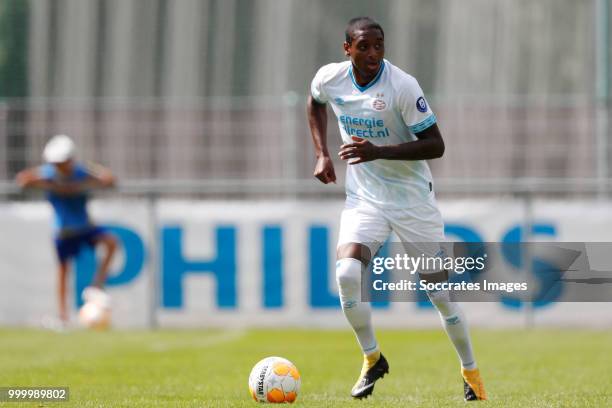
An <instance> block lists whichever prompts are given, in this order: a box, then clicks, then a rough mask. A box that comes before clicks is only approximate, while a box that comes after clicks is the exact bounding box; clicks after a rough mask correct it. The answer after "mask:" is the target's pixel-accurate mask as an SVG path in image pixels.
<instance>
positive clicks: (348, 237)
mask: <svg viewBox="0 0 612 408" xmlns="http://www.w3.org/2000/svg"><path fill="white" fill-rule="evenodd" d="M391 232H394V233H395V235H396V236H397V237H394V236H392V235H391ZM389 237H391V240H392V241H397V238H399V241H400V242H402V243H403V244H404V245H403V246H404V248H405V250H406V252H408V253H409V254H410V255H411V256H419V255H421V254H424V255H425V256H436V255H438V253H439V252H440V245H439V243H440V242H442V241H444V222H443V221H442V215H441V214H440V210H438V206H437V205H436V202H435V201H434V200H432V201H426V202H424V203H423V204H422V205H419V206H418V207H414V208H410V209H402V210H386V209H381V208H377V207H374V206H373V205H371V204H368V203H366V202H355V201H354V200H347V201H346V205H345V207H344V210H343V211H342V217H341V219H340V236H339V238H338V247H340V246H341V245H344V244H348V243H352V242H354V243H358V244H363V245H366V246H367V247H368V248H369V249H370V254H371V256H374V254H375V253H376V252H377V251H378V249H379V248H380V246H381V245H383V244H384V243H385V241H387V239H389Z"/></svg>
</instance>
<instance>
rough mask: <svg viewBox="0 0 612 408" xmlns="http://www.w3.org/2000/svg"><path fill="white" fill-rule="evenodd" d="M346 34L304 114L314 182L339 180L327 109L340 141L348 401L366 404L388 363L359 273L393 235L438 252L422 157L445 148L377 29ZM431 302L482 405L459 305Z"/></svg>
mask: <svg viewBox="0 0 612 408" xmlns="http://www.w3.org/2000/svg"><path fill="white" fill-rule="evenodd" d="M345 37H346V39H345V42H344V52H345V54H346V56H347V57H349V60H348V61H345V62H340V63H334V64H328V65H325V66H323V67H322V68H320V69H319V71H318V72H317V73H316V75H315V77H314V79H313V81H312V84H311V95H310V96H309V98H308V102H307V114H308V122H309V125H310V131H311V134H312V139H313V142H314V146H315V152H316V156H317V163H316V167H315V170H314V175H315V177H316V178H318V179H319V180H320V181H321V182H323V183H325V184H327V183H334V182H335V181H336V175H335V172H334V166H333V163H332V158H331V155H330V152H329V150H328V148H327V134H326V127H327V111H326V105H327V104H328V103H329V104H330V105H331V107H332V109H333V111H334V113H335V115H336V116H337V118H338V125H339V127H340V134H341V136H342V140H343V142H344V144H343V145H342V146H341V147H340V152H339V153H338V155H339V156H340V158H341V159H342V160H345V161H346V162H347V164H348V166H347V173H346V195H347V197H346V203H345V208H344V210H343V212H342V217H341V221H340V234H339V239H338V246H337V262H336V280H337V283H338V288H339V294H340V301H341V305H342V310H343V312H344V315H345V316H346V318H347V320H348V322H349V323H350V325H351V326H352V328H353V330H354V331H355V334H356V337H357V341H358V343H359V345H360V347H361V349H362V351H363V354H364V362H363V368H362V370H361V374H360V375H359V378H358V380H357V382H356V384H355V385H354V387H353V388H352V390H351V395H352V396H353V397H354V398H363V397H367V396H368V395H370V394H371V393H372V392H373V390H374V384H375V382H376V381H377V380H378V379H380V378H382V377H383V376H384V375H385V374H386V373H388V372H389V364H388V363H387V360H386V359H385V357H384V356H383V355H382V354H381V353H380V350H379V344H378V342H377V341H376V337H375V334H374V330H373V327H372V322H371V308H370V304H369V303H367V302H362V301H361V298H360V294H361V273H362V270H365V268H366V267H367V265H368V263H369V262H370V260H371V257H372V256H373V255H374V254H375V253H376V251H377V250H378V249H379V248H380V246H381V245H382V243H384V242H385V240H386V239H387V238H388V236H389V234H390V232H391V231H394V232H395V233H396V234H397V235H398V236H399V238H400V239H401V241H402V243H404V246H405V247H406V248H407V249H408V248H411V249H412V250H414V252H415V253H419V254H420V253H424V254H425V255H429V256H435V255H437V251H438V250H439V244H438V245H434V243H439V242H441V241H443V240H444V225H443V222H442V217H441V215H440V212H439V210H438V207H437V204H436V201H435V197H434V192H433V181H432V176H431V172H430V170H429V167H428V165H427V163H426V161H425V160H429V159H435V158H439V157H441V156H442V155H443V153H444V142H443V140H442V136H441V135H440V131H439V129H438V126H437V124H436V116H435V115H434V114H433V112H432V111H431V108H430V107H429V105H428V104H427V101H426V100H425V97H424V95H423V91H422V90H421V88H420V86H419V84H418V82H417V81H416V79H415V78H413V77H412V76H410V75H408V74H407V73H405V72H404V71H402V70H401V69H399V68H397V67H396V66H394V65H392V64H391V63H390V62H389V61H387V60H385V59H384V55H385V35H384V31H383V29H382V27H381V26H380V25H379V24H378V23H376V22H375V21H374V20H373V19H371V18H369V17H357V18H354V19H352V20H350V21H349V23H348V25H347V27H346V32H345ZM436 247H437V248H436ZM420 278H421V279H424V280H426V281H428V282H443V281H446V280H447V279H448V272H447V271H435V272H432V273H425V271H420ZM428 296H429V299H430V300H431V302H432V303H433V305H434V306H435V307H436V309H437V310H438V312H439V314H440V317H441V319H442V323H443V326H444V328H445V330H446V332H447V334H448V336H449V338H450V340H451V342H452V344H453V346H454V347H455V349H456V351H457V354H458V355H459V359H460V361H461V373H462V376H463V380H464V397H465V399H466V400H485V399H487V396H486V393H485V389H484V385H483V382H482V380H481V378H480V374H479V370H478V368H477V367H476V360H475V359H474V354H473V351H472V345H471V341H470V336H469V332H468V327H467V322H466V320H465V318H464V316H463V313H462V311H461V309H460V308H459V305H457V304H455V303H453V302H451V301H450V297H449V293H448V292H447V291H438V292H429V293H428Z"/></svg>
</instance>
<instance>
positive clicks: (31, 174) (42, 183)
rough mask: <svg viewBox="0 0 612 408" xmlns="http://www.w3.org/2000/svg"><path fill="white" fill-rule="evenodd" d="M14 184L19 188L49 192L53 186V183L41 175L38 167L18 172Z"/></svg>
mask: <svg viewBox="0 0 612 408" xmlns="http://www.w3.org/2000/svg"><path fill="white" fill-rule="evenodd" d="M15 182H16V183H17V185H18V186H19V187H21V188H40V189H44V190H51V189H53V188H54V186H55V183H53V182H52V181H51V180H49V179H47V178H45V177H44V176H43V175H42V173H41V170H40V167H32V168H29V169H25V170H22V171H20V172H19V173H17V176H16V177H15Z"/></svg>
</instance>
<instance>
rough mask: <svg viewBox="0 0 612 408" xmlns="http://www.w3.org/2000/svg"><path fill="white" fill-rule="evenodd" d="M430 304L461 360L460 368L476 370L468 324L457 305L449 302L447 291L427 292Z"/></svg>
mask: <svg viewBox="0 0 612 408" xmlns="http://www.w3.org/2000/svg"><path fill="white" fill-rule="evenodd" d="M427 295H428V296H429V299H430V300H431V303H433V305H434V306H435V307H436V309H438V312H439V313H440V318H441V319H442V325H443V326H444V330H446V333H447V334H448V337H449V338H450V340H451V342H452V343H453V346H455V350H456V351H457V354H458V355H459V359H460V360H461V366H462V367H463V368H466V369H468V370H473V369H475V368H476V359H475V358H474V352H473V350H472V342H471V341H470V333H469V331H468V324H467V321H466V319H465V316H464V314H463V311H462V310H461V308H460V307H459V305H458V304H456V303H454V302H451V301H450V296H449V293H448V291H443V290H441V291H437V292H427Z"/></svg>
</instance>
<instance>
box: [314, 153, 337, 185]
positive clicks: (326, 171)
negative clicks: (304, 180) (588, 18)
mask: <svg viewBox="0 0 612 408" xmlns="http://www.w3.org/2000/svg"><path fill="white" fill-rule="evenodd" d="M314 176H315V177H316V178H318V179H319V180H321V182H322V183H323V184H328V183H335V182H336V172H335V171H334V163H333V162H332V160H331V157H329V156H321V157H319V158H318V159H317V164H316V166H315V170H314Z"/></svg>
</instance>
